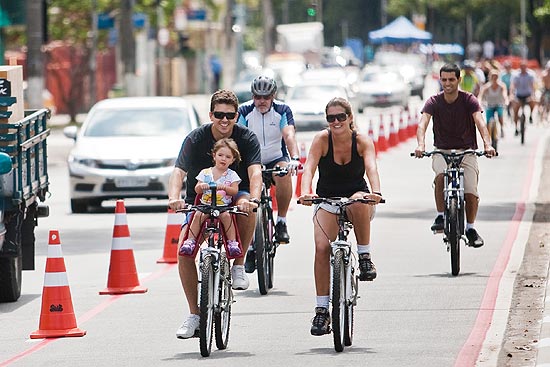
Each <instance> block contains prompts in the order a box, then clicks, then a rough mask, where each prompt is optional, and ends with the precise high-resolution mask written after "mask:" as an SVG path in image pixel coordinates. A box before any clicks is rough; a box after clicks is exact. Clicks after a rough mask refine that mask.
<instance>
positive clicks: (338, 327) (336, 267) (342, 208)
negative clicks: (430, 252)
mask: <svg viewBox="0 0 550 367" xmlns="http://www.w3.org/2000/svg"><path fill="white" fill-rule="evenodd" d="M305 201H310V202H312V203H313V204H322V203H326V204H329V205H333V206H336V207H337V208H338V236H337V237H336V239H335V240H334V241H331V242H330V248H331V253H330V289H331V291H330V302H331V304H332V311H331V315H332V320H333V322H332V336H333V339H334V349H335V350H336V351H337V352H341V351H343V350H344V346H350V345H351V344H352V342H353V310H354V307H355V305H356V304H357V298H359V296H358V288H359V287H358V286H359V284H358V283H359V282H358V275H356V271H357V266H356V258H355V254H354V253H353V252H352V250H351V249H352V244H351V242H350V241H349V240H348V235H349V232H350V231H351V230H352V229H353V225H352V223H351V222H350V221H349V219H348V217H347V215H346V207H347V206H348V205H351V204H354V203H362V204H370V203H373V202H374V201H373V200H370V199H350V198H347V197H332V198H313V199H310V200H307V199H306V200H305ZM380 202H381V203H384V202H385V201H384V200H381V201H380ZM298 203H300V202H299V201H298Z"/></svg>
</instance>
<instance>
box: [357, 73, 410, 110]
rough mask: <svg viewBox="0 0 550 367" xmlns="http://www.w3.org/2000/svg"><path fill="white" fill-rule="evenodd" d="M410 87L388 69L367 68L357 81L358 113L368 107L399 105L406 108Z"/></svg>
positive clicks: (399, 76) (398, 75)
mask: <svg viewBox="0 0 550 367" xmlns="http://www.w3.org/2000/svg"><path fill="white" fill-rule="evenodd" d="M410 95H411V87H410V85H409V84H408V83H407V82H406V81H405V80H404V79H403V78H402V77H401V75H400V74H399V73H398V72H396V71H392V70H389V69H381V68H367V69H366V70H365V72H364V73H363V74H362V76H361V78H360V80H359V93H358V99H359V102H358V103H359V106H358V108H359V112H363V109H364V108H365V107H368V106H377V107H378V106H389V105H401V106H403V107H404V108H408V105H409V98H410Z"/></svg>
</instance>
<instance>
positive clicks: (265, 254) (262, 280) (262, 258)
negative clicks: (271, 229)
mask: <svg viewBox="0 0 550 367" xmlns="http://www.w3.org/2000/svg"><path fill="white" fill-rule="evenodd" d="M257 216H258V218H257V221H256V229H255V230H254V248H255V249H256V272H257V273H258V288H259V290H260V294H262V295H266V294H267V292H268V291H269V277H270V274H269V251H268V249H267V248H266V224H267V215H266V212H265V209H264V208H261V210H258V214H257Z"/></svg>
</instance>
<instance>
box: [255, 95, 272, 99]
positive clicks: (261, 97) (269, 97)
mask: <svg viewBox="0 0 550 367" xmlns="http://www.w3.org/2000/svg"><path fill="white" fill-rule="evenodd" d="M271 97H273V96H272V95H271V94H270V95H269V96H257V95H254V99H264V100H266V101H269V100H270V99H271Z"/></svg>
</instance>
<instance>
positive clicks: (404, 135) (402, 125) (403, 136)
mask: <svg viewBox="0 0 550 367" xmlns="http://www.w3.org/2000/svg"><path fill="white" fill-rule="evenodd" d="M397 136H398V137H399V142H401V143H403V142H405V141H407V139H408V138H409V134H408V131H407V124H406V122H405V120H404V119H403V116H401V117H399V130H398V131H397Z"/></svg>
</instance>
